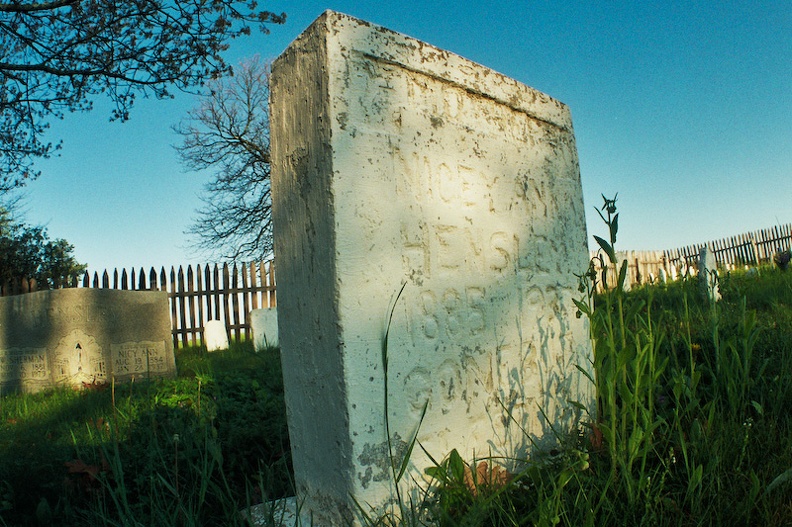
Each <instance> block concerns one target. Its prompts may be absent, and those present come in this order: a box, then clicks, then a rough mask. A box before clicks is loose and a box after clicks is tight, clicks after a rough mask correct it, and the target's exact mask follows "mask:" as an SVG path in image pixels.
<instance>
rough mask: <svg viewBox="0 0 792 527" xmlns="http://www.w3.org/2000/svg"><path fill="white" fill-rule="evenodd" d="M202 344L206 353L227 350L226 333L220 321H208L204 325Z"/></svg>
mask: <svg viewBox="0 0 792 527" xmlns="http://www.w3.org/2000/svg"><path fill="white" fill-rule="evenodd" d="M204 342H205V343H206V351H219V350H227V349H228V332H227V331H226V326H225V323H224V322H223V321H222V320H209V321H207V322H206V324H205V325H204Z"/></svg>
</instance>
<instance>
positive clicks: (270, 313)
mask: <svg viewBox="0 0 792 527" xmlns="http://www.w3.org/2000/svg"><path fill="white" fill-rule="evenodd" d="M250 329H251V331H252V333H253V347H254V349H255V350H256V351H259V350H262V349H264V348H267V347H272V346H277V345H278V309H277V308H274V307H271V308H265V309H252V310H251V311H250Z"/></svg>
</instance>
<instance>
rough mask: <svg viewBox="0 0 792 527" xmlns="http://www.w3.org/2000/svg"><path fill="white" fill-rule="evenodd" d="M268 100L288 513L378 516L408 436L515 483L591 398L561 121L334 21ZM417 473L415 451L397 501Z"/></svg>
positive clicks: (414, 49)
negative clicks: (525, 463)
mask: <svg viewBox="0 0 792 527" xmlns="http://www.w3.org/2000/svg"><path fill="white" fill-rule="evenodd" d="M271 93H272V98H271V109H270V111H271V128H272V195H273V205H272V213H273V224H274V229H273V230H274V233H275V240H274V242H275V254H277V258H278V264H279V265H278V266H277V267H276V273H277V283H278V310H279V317H280V324H279V333H278V338H279V341H280V345H281V356H282V364H283V375H284V384H285V389H286V405H287V415H288V420H289V431H290V438H291V445H292V453H293V462H294V470H295V482H296V487H297V502H298V503H300V504H301V506H302V511H303V514H304V515H305V517H307V516H309V515H313V518H314V524H315V525H346V524H348V523H350V522H351V523H356V522H359V517H358V509H357V503H359V504H360V505H361V506H362V507H364V508H365V509H366V510H367V512H369V511H371V512H372V513H373V514H375V515H376V514H377V513H379V512H382V511H384V510H387V509H388V507H389V505H390V504H392V500H393V498H394V478H393V472H392V468H391V467H392V466H393V463H396V465H397V466H398V465H399V464H400V463H401V461H402V458H403V456H404V455H405V452H406V450H407V448H408V445H409V443H410V441H411V437H412V436H413V435H414V434H416V433H417V437H418V439H419V440H420V442H421V444H422V445H423V447H425V448H426V449H427V451H428V452H430V453H431V455H432V456H434V457H436V458H437V459H442V458H443V457H444V456H446V455H448V454H449V453H450V452H451V450H452V449H457V451H458V452H459V453H460V455H462V456H463V458H465V459H466V460H467V461H468V462H470V461H473V459H474V458H478V459H481V458H486V457H489V456H506V457H507V458H508V459H505V460H502V461H498V462H497V463H501V464H504V465H505V468H507V469H509V470H514V469H517V468H518V463H517V462H513V461H509V459H514V458H523V459H524V458H526V457H527V456H529V455H530V453H531V450H532V446H531V445H532V444H534V443H536V444H538V445H550V444H552V443H553V438H552V436H553V434H552V432H551V427H553V428H554V429H555V430H557V431H560V432H562V433H565V432H569V431H571V430H576V428H577V426H578V422H579V419H581V415H580V411H579V410H578V409H576V408H575V406H573V405H572V404H570V402H569V401H578V402H580V403H582V404H583V405H584V406H585V407H587V408H590V409H592V410H591V411H592V412H593V407H594V398H593V395H594V394H593V386H592V385H591V383H590V382H589V381H588V380H587V379H586V378H585V376H584V375H583V374H582V373H580V371H578V369H577V366H580V367H582V368H584V369H588V368H590V365H591V361H592V353H591V344H590V341H589V338H588V329H587V323H586V321H585V320H583V319H578V318H576V317H575V312H576V309H575V306H574V304H573V301H572V299H573V298H576V297H577V296H579V293H578V291H577V283H578V282H577V278H576V277H575V274H574V273H581V272H583V271H585V269H586V268H587V265H588V249H587V243H586V228H585V219H584V208H583V198H582V190H581V183H580V171H579V166H578V157H577V150H576V146H575V136H574V132H573V128H572V121H571V117H570V112H569V109H568V108H567V107H566V106H565V105H564V104H562V103H560V102H558V101H556V100H554V99H553V98H551V97H549V96H547V95H545V94H543V93H541V92H538V91H536V90H534V89H532V88H529V87H528V86H525V85H523V84H521V83H519V82H517V81H515V80H513V79H510V78H507V77H505V76H503V75H500V74H498V73H496V72H494V71H492V70H490V69H487V68H485V67H483V66H481V65H479V64H475V63H473V62H470V61H468V60H466V59H464V58H462V57H459V56H458V55H455V54H453V53H450V52H448V51H444V50H441V49H438V48H435V47H433V46H431V45H429V44H426V43H424V42H420V41H418V40H415V39H412V38H410V37H407V36H404V35H401V34H398V33H395V32H392V31H389V30H387V29H384V28H382V27H378V26H375V25H372V24H370V23H367V22H363V21H360V20H357V19H354V18H351V17H349V16H346V15H343V14H340V13H335V12H332V11H328V12H325V13H324V14H323V15H322V16H320V17H319V18H318V19H317V20H316V21H315V22H314V23H313V24H312V25H311V26H310V27H309V28H308V29H307V30H306V31H305V32H304V33H303V34H302V35H300V36H299V37H298V38H297V39H296V40H295V41H294V42H293V43H292V44H291V45H290V46H289V47H288V48H287V50H286V51H285V52H284V53H283V54H282V55H281V56H280V57H279V58H278V59H277V60H276V61H275V63H274V64H273V69H272V81H271ZM400 292H401V294H400V295H399V293H400ZM397 297H398V298H397ZM391 310H393V316H392V317H391V316H390V313H391ZM386 331H388V334H389V339H388V341H387V353H384V348H383V346H384V336H385V334H386ZM386 362H387V370H386V368H385V363H386ZM386 398H387V401H388V404H387V409H388V413H387V415H386V413H385V408H386V404H385V401H386ZM424 409H426V413H425V415H424V416H423V418H422V415H423V412H424ZM542 412H544V415H545V416H546V417H547V420H545V418H544V416H543V414H542ZM584 418H590V417H584ZM386 430H389V431H390V436H388V435H387V432H386ZM391 454H392V457H391ZM429 465H430V461H429V459H428V458H427V457H426V456H425V455H424V454H423V453H422V452H421V451H420V449H419V448H415V450H413V452H412V457H411V458H410V460H409V465H408V466H409V468H408V474H407V475H405V476H404V478H403V479H402V482H403V484H404V485H405V487H404V492H408V493H409V492H411V491H413V490H414V487H411V486H410V484H408V483H406V482H408V481H410V480H411V479H412V478H415V479H416V480H419V481H420V480H421V478H423V477H425V476H424V475H423V474H424V472H423V471H424V469H425V468H426V467H428V466H429Z"/></svg>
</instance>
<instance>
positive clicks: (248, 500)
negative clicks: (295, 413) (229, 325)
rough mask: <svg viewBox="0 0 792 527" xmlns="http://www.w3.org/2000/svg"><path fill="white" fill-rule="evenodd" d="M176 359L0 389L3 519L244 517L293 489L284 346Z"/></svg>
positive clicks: (103, 521) (192, 351)
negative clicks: (171, 363)
mask: <svg viewBox="0 0 792 527" xmlns="http://www.w3.org/2000/svg"><path fill="white" fill-rule="evenodd" d="M177 368H178V371H179V377H178V378H176V379H171V380H156V381H151V382H145V383H140V382H138V383H132V384H125V385H115V386H105V387H100V388H97V389H90V390H83V391H79V392H78V391H73V390H70V389H59V390H53V391H49V392H45V393H40V394H35V395H7V396H5V397H2V398H0V525H9V526H12V525H13V526H17V525H19V526H23V525H64V526H71V525H81V526H84V525H146V526H148V525H218V526H219V525H223V526H227V525H237V524H239V525H241V524H242V522H241V519H240V517H239V515H238V513H237V511H238V510H239V509H241V508H243V507H245V506H246V505H248V504H253V503H257V502H260V501H261V500H263V499H270V498H277V497H282V496H285V495H290V494H292V493H293V490H292V488H291V484H290V481H291V477H290V452H289V445H288V433H287V429H286V422H285V408H284V403H283V385H282V376H281V373H280V359H279V355H278V351H277V350H276V349H271V350H265V351H263V352H261V353H253V352H252V348H251V347H250V344H249V343H241V344H237V345H234V346H232V349H231V350H230V351H225V352H215V353H211V354H207V353H206V352H205V351H203V350H201V349H200V348H185V349H181V350H178V351H177Z"/></svg>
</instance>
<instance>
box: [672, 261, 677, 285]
mask: <svg viewBox="0 0 792 527" xmlns="http://www.w3.org/2000/svg"><path fill="white" fill-rule="evenodd" d="M677 273H678V271H677V266H676V265H671V280H672V281H674V282H676V279H677V277H678V274H677Z"/></svg>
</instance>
